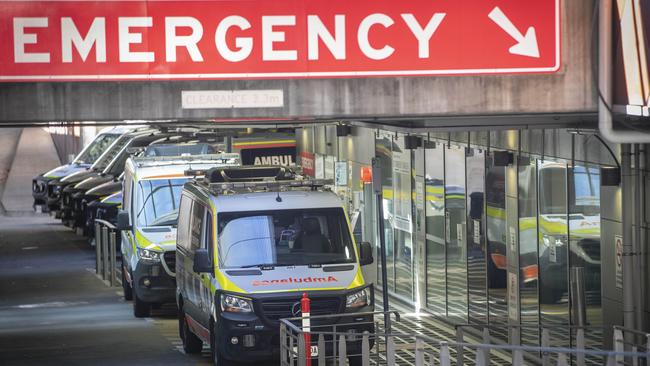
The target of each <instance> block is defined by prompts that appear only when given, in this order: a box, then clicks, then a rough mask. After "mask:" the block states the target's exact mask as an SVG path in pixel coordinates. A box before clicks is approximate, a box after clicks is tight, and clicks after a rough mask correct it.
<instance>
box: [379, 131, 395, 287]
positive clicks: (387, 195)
mask: <svg viewBox="0 0 650 366" xmlns="http://www.w3.org/2000/svg"><path fill="white" fill-rule="evenodd" d="M375 156H376V157H377V158H378V159H379V160H380V164H381V191H382V206H383V207H382V208H383V212H384V217H383V220H384V241H385V244H386V272H387V277H388V288H389V289H390V290H394V289H395V268H394V265H393V263H394V262H393V167H392V161H393V139H392V137H391V136H378V137H377V139H376V140H375ZM377 271H378V273H381V261H377ZM377 277H378V284H379V285H380V286H381V275H378V276H377Z"/></svg>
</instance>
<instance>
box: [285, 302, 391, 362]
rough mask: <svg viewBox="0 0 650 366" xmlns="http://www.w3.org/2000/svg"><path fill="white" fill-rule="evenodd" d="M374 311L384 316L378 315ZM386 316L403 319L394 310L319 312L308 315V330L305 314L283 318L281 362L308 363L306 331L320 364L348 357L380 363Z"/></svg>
mask: <svg viewBox="0 0 650 366" xmlns="http://www.w3.org/2000/svg"><path fill="white" fill-rule="evenodd" d="M375 315H381V316H380V317H377V318H376V317H375ZM384 316H388V317H393V322H399V321H400V315H399V313H398V312H395V311H389V312H379V311H378V312H366V313H342V314H333V315H318V316H310V317H308V319H309V323H310V325H309V328H308V331H307V332H305V331H304V330H303V327H302V326H301V322H302V321H303V320H304V319H305V318H301V317H298V318H289V319H281V320H280V365H282V366H305V365H306V364H307V354H306V341H305V334H310V336H311V344H310V353H311V356H312V358H313V359H314V360H317V361H318V364H319V365H325V364H326V363H332V362H334V363H336V364H340V362H344V363H345V360H347V359H348V358H355V359H363V360H366V361H367V362H369V360H371V359H372V360H373V363H375V364H377V363H379V361H380V358H381V355H380V349H383V348H385V346H386V343H385V342H383V341H382V339H381V338H380V337H381V335H382V334H385V333H386V330H385V329H384V328H383V319H384ZM368 318H370V319H371V320H368ZM362 329H371V330H372V332H369V331H367V330H366V331H363V332H361V331H360V330H362ZM341 336H342V337H343V338H341ZM389 347H390V345H389Z"/></svg>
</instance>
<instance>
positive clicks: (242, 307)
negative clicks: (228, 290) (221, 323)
mask: <svg viewBox="0 0 650 366" xmlns="http://www.w3.org/2000/svg"><path fill="white" fill-rule="evenodd" d="M221 311H227V312H230V313H250V312H252V311H253V304H252V303H251V301H250V300H249V299H245V298H243V297H238V296H232V295H226V294H221Z"/></svg>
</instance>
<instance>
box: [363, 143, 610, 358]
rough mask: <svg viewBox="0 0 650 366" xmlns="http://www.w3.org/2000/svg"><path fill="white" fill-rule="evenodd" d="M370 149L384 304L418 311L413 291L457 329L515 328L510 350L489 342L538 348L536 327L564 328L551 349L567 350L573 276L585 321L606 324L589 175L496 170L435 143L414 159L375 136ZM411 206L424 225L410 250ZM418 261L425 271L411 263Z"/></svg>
mask: <svg viewBox="0 0 650 366" xmlns="http://www.w3.org/2000/svg"><path fill="white" fill-rule="evenodd" d="M375 143H376V144H375V152H376V156H377V157H379V158H380V159H381V166H382V193H383V209H384V218H383V219H384V225H385V232H384V234H385V240H386V254H387V258H388V263H387V270H388V285H389V286H388V288H389V291H390V292H391V294H393V295H396V296H398V297H399V298H401V299H405V300H411V301H416V295H415V291H414V281H417V283H418V284H419V286H420V288H424V289H423V290H422V291H421V293H422V294H423V295H424V296H423V297H418V298H420V302H419V306H421V307H422V308H423V309H424V311H427V312H431V313H433V314H435V315H438V316H443V317H447V318H448V320H449V321H451V322H454V323H472V324H484V323H490V324H521V325H522V326H523V327H522V331H521V334H520V338H518V339H512V335H508V334H507V331H506V330H505V329H504V331H503V332H499V331H498V330H496V331H495V332H493V336H496V337H498V338H501V339H502V340H504V341H507V340H510V341H511V342H521V343H522V344H527V345H538V344H539V343H540V333H539V329H538V328H539V326H540V325H543V326H552V325H564V326H565V327H564V328H563V327H561V326H560V327H558V329H557V330H556V331H554V332H553V334H552V335H551V336H552V339H551V341H552V343H554V344H556V345H565V346H568V345H570V341H569V339H570V338H569V335H570V334H569V333H570V331H569V330H568V329H569V328H567V327H566V325H567V324H575V323H576V321H577V320H576V319H573V318H572V317H571V316H570V310H571V306H572V305H571V304H572V302H571V295H570V282H571V281H572V280H576V279H573V278H572V277H571V276H572V275H571V273H573V272H574V271H572V268H574V267H582V268H583V271H582V272H581V273H583V274H581V275H580V276H583V277H584V278H581V279H579V280H581V281H582V280H584V283H585V288H586V304H587V309H586V321H587V323H588V324H590V325H597V324H602V308H601V282H600V271H601V269H600V176H599V169H598V167H597V166H589V165H586V164H582V165H578V164H568V163H566V162H563V161H554V160H549V159H542V158H541V157H528V156H516V154H513V155H514V159H513V160H514V161H513V163H510V164H506V165H507V166H503V165H504V164H503V163H499V162H495V160H496V159H495V158H494V154H493V153H490V152H488V151H485V150H482V149H479V148H467V147H465V146H454V145H453V144H450V143H449V142H448V141H445V142H440V141H435V140H431V141H425V142H424V144H423V146H422V147H418V149H421V150H420V151H419V152H418V153H415V150H409V149H406V148H405V146H404V144H403V138H402V135H399V134H385V135H381V134H378V135H377V136H376V140H375ZM421 159H424V161H423V162H422V161H420V160H421ZM420 164H421V165H420ZM416 166H422V167H423V172H422V173H419V174H422V175H423V176H421V178H418V177H416V176H415V170H416V169H415V168H414V167H416ZM421 169H422V168H421ZM416 179H422V180H423V181H424V185H422V184H415V183H414V182H415V181H416ZM417 187H419V189H421V190H423V192H418V191H417V189H418V188H417ZM416 197H422V199H423V201H424V215H425V217H424V220H423V223H424V226H425V227H424V232H425V235H424V236H422V237H420V238H421V239H418V240H416V238H418V236H417V235H414V233H413V216H414V215H413V213H414V212H415V211H414V210H415V207H416V206H417V205H418V204H419V203H417V202H414V200H416ZM419 248H423V249H421V250H420V249H419ZM414 253H425V258H426V259H425V260H422V261H419V262H417V261H416V260H414ZM416 262H417V263H416ZM416 266H419V267H422V266H424V267H425V268H423V269H422V268H420V269H418V268H415V267H416ZM417 273H425V274H426V278H425V279H421V278H417V275H416V274H417ZM576 273H580V272H576ZM513 281H514V282H513ZM417 307H418V306H416V308H417ZM563 329H564V330H563ZM509 338H511V339H509Z"/></svg>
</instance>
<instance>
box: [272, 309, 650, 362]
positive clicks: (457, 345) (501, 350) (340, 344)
mask: <svg viewBox="0 0 650 366" xmlns="http://www.w3.org/2000/svg"><path fill="white" fill-rule="evenodd" d="M368 314H372V315H373V317H374V316H375V315H378V314H384V313H381V312H377V313H366V314H334V315H325V316H314V317H309V321H308V322H307V324H310V325H309V326H308V327H302V326H301V325H299V324H302V320H303V318H291V319H282V320H281V325H280V349H281V350H280V351H281V357H280V360H281V365H282V366H296V365H297V366H307V365H311V362H310V359H311V357H310V356H313V358H314V359H315V360H317V361H318V365H325V364H328V363H330V364H331V363H333V364H334V365H338V366H346V365H348V362H349V364H350V365H363V366H369V365H379V364H381V365H387V366H394V365H409V364H411V365H415V366H429V365H441V366H451V365H456V366H457V365H462V364H463V363H464V359H465V357H468V356H470V354H471V356H470V357H469V358H470V359H471V360H472V362H471V363H472V364H474V365H483V366H485V365H489V364H491V362H492V361H501V362H502V363H503V362H504V361H505V363H507V364H511V365H513V366H521V365H531V364H536V365H545V366H546V365H548V366H551V365H553V366H555V365H557V366H564V365H569V364H576V365H580V364H584V360H585V359H589V360H590V361H591V362H593V363H595V364H599V365H608V366H620V365H627V364H629V365H643V364H644V362H645V364H648V362H650V352H647V350H646V352H639V350H638V349H637V351H636V352H633V351H625V350H620V349H619V350H617V349H615V350H613V351H608V350H600V349H587V348H586V347H585V346H584V345H583V344H582V345H577V346H576V347H575V348H566V347H549V346H527V345H524V346H522V345H510V344H493V343H480V342H479V343H468V342H458V341H457V342H448V341H443V340H439V339H434V338H431V337H429V336H426V335H422V334H417V333H416V332H415V331H414V332H413V333H405V332H394V331H391V330H390V329H383V328H382V323H381V322H377V321H374V320H373V323H374V324H375V328H374V329H375V331H374V332H368V331H365V332H363V333H357V332H350V330H349V329H348V330H343V331H341V330H340V328H343V327H348V326H351V325H354V324H358V325H359V326H362V325H363V324H365V323H363V322H362V323H357V322H345V323H342V324H338V326H339V330H338V331H337V329H335V327H333V326H332V325H329V326H326V325H323V326H314V323H315V322H319V321H320V322H327V321H328V320H330V321H332V322H334V321H336V320H337V319H340V318H342V317H355V315H357V317H358V318H360V317H361V316H362V315H368ZM390 314H391V315H393V316H395V317H396V319H398V320H399V314H396V313H394V312H391V313H390ZM461 328H462V327H461ZM574 328H576V329H575V330H576V333H577V334H578V336H577V338H576V342H577V343H580V342H584V331H585V330H586V327H574ZM485 329H488V328H485ZM549 332H550V329H548V328H547V329H542V342H543V343H544V344H548V337H549ZM307 334H309V337H306V335H307ZM485 336H486V339H489V330H488V331H487V334H485ZM309 338H310V339H311V342H310V343H306V339H309ZM581 339H582V340H581ZM306 345H309V346H310V347H305V346H306ZM307 350H309V353H310V355H309V356H308V355H307ZM504 355H507V358H506V359H504ZM524 360H526V361H525V362H524ZM328 361H329V362H328Z"/></svg>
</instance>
